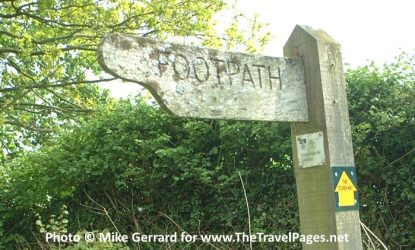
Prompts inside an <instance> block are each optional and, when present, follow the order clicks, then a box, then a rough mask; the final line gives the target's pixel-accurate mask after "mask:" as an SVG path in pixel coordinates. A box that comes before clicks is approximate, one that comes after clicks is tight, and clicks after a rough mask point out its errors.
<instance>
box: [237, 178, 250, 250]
mask: <svg viewBox="0 0 415 250" xmlns="http://www.w3.org/2000/svg"><path fill="white" fill-rule="evenodd" d="M238 174H239V179H241V184H242V189H243V191H244V196H245V204H246V209H247V211H248V231H249V237H251V233H252V232H251V213H250V211H249V203H248V197H247V196H246V191H245V185H244V181H243V180H242V176H241V172H239V171H238ZM249 248H250V249H251V250H252V241H251V240H250V241H249Z"/></svg>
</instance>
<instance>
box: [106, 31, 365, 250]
mask: <svg viewBox="0 0 415 250" xmlns="http://www.w3.org/2000/svg"><path fill="white" fill-rule="evenodd" d="M98 55H99V62H100V64H101V65H102V67H103V68H104V70H105V71H107V72H108V73H110V74H112V75H114V76H117V77H119V78H121V79H124V80H126V81H132V82H136V83H139V84H141V85H143V86H145V87H146V88H147V89H149V90H150V92H151V93H152V94H153V95H154V96H155V98H156V100H157V101H158V102H159V104H160V105H161V106H162V107H164V108H165V109H166V110H167V111H168V112H169V113H171V114H173V115H176V116H180V117H196V118H208V119H231V120H254V121H258V120H262V121H280V122H290V124H291V138H292V145H293V155H294V156H293V160H294V174H295V178H296V185H297V195H298V204H299V212H300V226H301V234H303V235H324V236H325V238H326V239H327V241H326V242H316V243H313V244H303V248H304V249H330V250H332V249H345V250H348V249H362V240H361V233H360V219H359V210H358V209H359V201H358V193H357V183H356V182H357V179H356V171H355V167H354V158H353V150H352V142H351V131H350V124H349V114H348V110H347V99H346V91H345V85H344V75H343V69H342V60H341V52H340V45H339V44H338V43H337V42H335V41H334V40H333V39H332V38H331V37H330V36H329V35H327V34H326V33H325V32H324V31H321V30H314V29H312V28H310V27H306V26H296V28H295V29H294V31H293V33H292V34H291V37H290V38H289V40H288V42H287V43H286V45H285V47H284V55H285V56H287V58H273V57H265V56H255V55H247V54H242V53H229V52H221V51H217V50H211V49H203V48H197V47H191V46H183V45H177V44H169V43H161V42H157V41H154V40H150V39H145V38H140V37H135V36H131V35H123V34H111V35H108V36H107V37H105V38H104V40H103V42H102V43H101V45H100V46H99V49H98ZM330 235H343V236H345V238H346V240H344V239H343V240H339V241H338V242H335V241H333V240H332V239H330Z"/></svg>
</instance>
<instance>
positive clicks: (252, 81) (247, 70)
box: [242, 64, 255, 88]
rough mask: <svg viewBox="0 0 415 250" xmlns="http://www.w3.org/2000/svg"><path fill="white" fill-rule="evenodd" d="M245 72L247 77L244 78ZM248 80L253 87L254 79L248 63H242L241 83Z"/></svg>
mask: <svg viewBox="0 0 415 250" xmlns="http://www.w3.org/2000/svg"><path fill="white" fill-rule="evenodd" d="M246 73H248V76H249V78H246ZM245 81H248V82H251V83H252V86H254V88H255V83H254V79H252V75H251V72H249V68H248V65H246V64H244V72H243V74H242V85H245V84H244V82H245Z"/></svg>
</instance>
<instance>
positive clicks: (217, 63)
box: [210, 57, 226, 84]
mask: <svg viewBox="0 0 415 250" xmlns="http://www.w3.org/2000/svg"><path fill="white" fill-rule="evenodd" d="M210 60H211V61H213V62H215V66H216V77H217V78H218V84H221V81H220V74H221V73H222V72H226V64H225V61H224V60H221V59H218V58H214V57H211V58H210ZM221 64H222V65H221Z"/></svg>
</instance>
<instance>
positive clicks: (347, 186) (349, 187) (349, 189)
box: [335, 171, 357, 207]
mask: <svg viewBox="0 0 415 250" xmlns="http://www.w3.org/2000/svg"><path fill="white" fill-rule="evenodd" d="M356 191H357V189H356V187H355V186H354V185H353V182H352V180H351V179H350V177H349V176H348V175H347V173H346V171H343V172H342V174H341V176H340V179H339V182H338V183H337V186H336V189H335V192H337V193H338V195H339V204H338V205H339V207H345V206H354V205H355V204H356V202H357V201H356V198H355V192H356Z"/></svg>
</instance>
